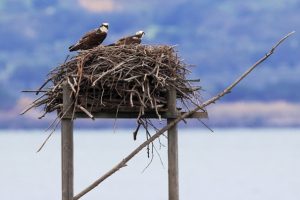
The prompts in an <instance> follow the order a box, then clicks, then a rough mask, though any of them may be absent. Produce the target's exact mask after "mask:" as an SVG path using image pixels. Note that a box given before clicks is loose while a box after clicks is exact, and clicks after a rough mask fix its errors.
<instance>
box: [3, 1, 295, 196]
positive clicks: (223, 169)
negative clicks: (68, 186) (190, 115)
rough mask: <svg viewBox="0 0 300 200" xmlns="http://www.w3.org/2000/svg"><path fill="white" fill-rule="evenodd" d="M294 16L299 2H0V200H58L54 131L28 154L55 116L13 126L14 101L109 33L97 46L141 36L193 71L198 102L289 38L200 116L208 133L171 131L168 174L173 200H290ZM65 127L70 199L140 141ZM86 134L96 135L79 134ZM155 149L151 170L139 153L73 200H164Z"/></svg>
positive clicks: (120, 132) (18, 107) (26, 97)
mask: <svg viewBox="0 0 300 200" xmlns="http://www.w3.org/2000/svg"><path fill="white" fill-rule="evenodd" d="M299 10H300V1H299V0H260V1H253V0H243V1H240V0H169V1H168V0H165V1H162V0H152V1H141V0H0V27H1V28H0V41H1V42H0V97H1V103H0V128H1V130H0V194H1V198H2V199H9V200H14V199H21V198H23V199H32V200H35V199H36V200H40V199H44V200H48V199H49V200H50V199H60V190H61V185H60V182H61V179H60V135H59V130H58V131H57V133H56V134H54V135H53V136H52V138H51V139H50V140H49V142H48V143H47V145H46V146H45V148H44V149H43V151H42V152H40V153H38V154H36V153H35V151H36V150H37V148H38V147H39V146H40V144H41V143H42V142H43V141H44V139H45V138H46V136H47V135H48V134H49V133H50V132H49V131H48V132H46V133H45V132H44V131H43V130H44V129H46V128H47V127H48V126H49V125H50V123H51V122H52V121H53V119H54V118H55V114H56V113H53V115H49V116H47V117H46V118H44V119H43V120H38V119H37V118H38V116H40V115H41V114H42V113H41V111H40V110H33V111H30V112H28V113H27V114H26V115H24V116H20V115H19V113H20V112H21V111H22V110H23V109H24V108H25V107H26V106H27V105H29V104H30V103H31V102H32V101H33V99H34V98H36V96H35V95H31V94H28V93H21V91H22V90H31V89H32V90H34V89H37V88H39V87H40V86H41V84H42V83H43V82H44V80H45V79H47V74H48V72H49V71H50V70H51V69H53V68H54V67H56V66H58V65H59V64H61V63H63V62H64V60H65V59H66V57H67V55H74V54H70V53H69V52H68V47H69V46H70V45H71V44H73V43H74V42H76V41H77V40H78V39H79V38H80V37H81V36H82V35H83V34H84V33H86V32H87V31H89V30H91V29H94V28H96V27H98V26H99V25H100V24H101V23H102V22H109V23H110V29H109V34H108V37H107V38H106V40H105V41H104V44H109V43H111V42H114V41H115V40H117V39H118V38H120V37H123V36H125V35H129V34H133V33H135V32H136V31H138V30H141V29H142V30H144V31H145V32H146V35H145V37H144V40H143V43H144V44H168V45H177V50H178V52H179V55H180V56H181V58H183V59H184V60H185V62H186V63H189V64H192V65H194V67H193V68H192V74H190V78H197V79H198V78H200V79H201V82H200V85H201V86H202V89H203V90H202V91H201V94H202V97H203V100H206V99H208V98H210V97H212V96H214V95H215V94H217V93H218V92H220V91H221V90H223V89H224V88H225V87H227V86H228V85H229V84H230V83H231V82H232V81H233V80H235V79H236V78H237V77H238V76H239V75H240V74H241V73H242V72H243V71H245V70H246V69H247V68H248V67H249V66H250V65H252V64H253V63H255V62H256V61H257V60H258V59H259V58H261V57H262V56H264V55H265V53H267V52H268V51H269V50H270V48H271V47H272V46H273V45H274V44H275V43H276V42H277V41H278V40H279V39H280V38H282V37H283V36H284V35H285V34H287V33H289V32H291V31H293V30H295V31H296V34H294V35H293V36H292V37H290V38H289V39H288V40H287V41H286V42H285V43H283V44H282V46H280V47H279V48H278V49H277V50H276V51H275V53H274V55H272V56H271V57H270V58H269V59H268V60H267V61H266V62H264V63H263V64H262V65H260V66H259V67H258V68H257V69H256V70H255V71H254V72H253V73H252V74H250V76H248V77H247V78H246V79H245V80H244V81H243V82H242V83H241V84H240V85H238V86H237V87H236V88H234V90H233V91H232V93H231V94H229V95H227V96H226V97H224V98H223V99H221V101H219V102H217V103H216V104H214V105H211V106H210V107H209V108H208V112H209V119H208V120H205V123H206V124H208V125H209V126H210V127H211V128H212V129H213V130H214V131H215V132H214V133H211V132H210V131H209V130H207V129H199V128H202V127H204V126H203V125H202V123H199V122H198V121H190V120H189V122H188V124H187V125H183V124H181V125H180V134H179V161H180V164H179V166H180V167H179V169H180V195H181V199H206V200H216V199H225V200H235V199H237V200H240V199H245V200H248V199H249V200H250V199H251V200H267V199H272V200H282V199H289V200H299V199H300V190H299V185H300V181H299V180H300V171H299V168H300V162H299V156H300V154H299V152H300V145H299V144H300V129H299V127H300V92H299V91H300V90H299V89H300V61H299V53H300V20H299V19H300V12H299ZM75 125H76V131H75V136H74V140H75V141H74V142H75V158H74V159H75V193H78V192H80V190H82V189H83V188H85V187H86V186H87V185H88V184H90V183H91V182H92V181H94V180H95V179H96V178H97V177H99V176H100V175H101V174H103V173H104V172H106V171H107V170H108V169H110V168H111V167H112V166H114V165H115V164H116V162H118V161H119V160H120V159H122V158H123V157H124V156H125V155H126V154H127V153H129V152H130V151H131V150H132V149H133V148H135V147H136V146H137V145H138V144H139V143H141V142H142V141H144V140H145V139H146V137H145V134H144V133H143V132H141V133H139V135H138V140H137V141H133V140H132V135H131V134H130V133H132V131H133V129H134V126H135V122H134V120H132V121H130V123H128V121H124V120H118V121H117V129H116V133H117V134H112V133H113V127H114V120H95V121H94V122H92V120H87V119H86V120H76V123H75ZM129 127H130V129H127V128H129ZM183 127H185V128H186V129H183ZM241 127H242V128H241ZM279 127H280V128H279ZM78 128H84V130H78ZM92 128H106V130H100V129H97V130H89V131H87V130H85V129H92ZM121 128H124V129H121ZM189 128H193V129H189ZM17 129H18V130H17ZM29 129H30V130H29ZM32 129H36V130H32ZM41 129H42V130H41ZM99 133H101V134H99ZM161 142H162V143H161V144H160V143H155V145H156V147H157V150H158V153H156V152H154V159H153V163H152V164H151V165H150V167H149V168H148V169H147V170H146V171H145V172H144V173H142V171H143V169H144V168H145V167H146V166H147V164H148V163H149V162H150V160H151V158H147V151H146V150H144V151H143V152H142V153H141V154H139V155H138V156H137V157H135V158H134V159H133V161H132V162H129V165H128V167H126V168H124V169H122V170H121V172H120V173H119V172H118V173H117V174H116V175H114V176H113V177H112V178H111V179H108V180H107V181H105V182H104V183H103V184H101V186H100V187H99V188H96V189H95V190H94V191H92V192H91V193H90V194H88V195H87V196H86V197H84V198H83V200H84V199H107V200H110V199H111V200H113V199H131V200H137V199H144V200H147V199H148V200H153V199H167V195H168V193H167V168H166V165H167V154H166V152H167V151H166V144H167V141H166V138H165V137H162V138H161ZM158 154H160V156H161V157H159V156H158ZM160 159H161V160H162V163H164V164H161V162H160ZM16 188H17V189H16ZM149 193H151V195H150V194H149Z"/></svg>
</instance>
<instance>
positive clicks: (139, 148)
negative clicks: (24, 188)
mask: <svg viewBox="0 0 300 200" xmlns="http://www.w3.org/2000/svg"><path fill="white" fill-rule="evenodd" d="M293 33H294V31H293V32H291V33H289V34H287V35H286V36H285V37H283V38H282V39H281V40H280V41H279V42H277V43H276V44H275V46H273V47H272V48H271V50H270V51H269V52H268V53H267V54H266V55H265V56H263V57H262V58H261V59H259V60H258V61H257V62H256V63H255V64H254V65H252V66H251V67H250V68H249V69H248V70H247V71H246V72H244V73H243V74H242V75H241V76H240V77H239V78H238V79H236V81H234V82H233V83H232V84H231V85H229V86H228V87H227V88H226V89H225V90H223V91H222V92H220V93H219V94H218V95H216V96H214V97H213V98H211V99H209V100H207V101H205V102H204V103H202V104H201V105H199V106H198V107H196V108H195V109H193V110H191V111H190V112H187V113H184V114H182V115H180V116H179V117H178V118H176V119H174V121H172V122H171V123H169V124H168V125H166V126H164V127H163V128H162V129H160V130H159V131H158V132H156V133H155V134H154V135H153V136H151V137H150V138H149V139H148V140H147V141H145V142H143V143H142V144H141V145H140V146H138V147H137V148H136V149H135V150H133V151H132V152H131V153H130V154H129V155H128V156H126V157H125V158H124V159H123V160H122V161H121V162H119V163H118V164H117V165H116V166H114V167H113V168H112V169H111V170H109V171H108V172H107V173H105V174H104V175H103V176H102V177H100V178H99V179H97V180H96V181H95V182H93V183H92V184H91V185H90V186H88V187H87V188H86V189H84V190H83V191H82V192H80V193H79V194H77V195H76V196H75V197H74V198H73V200H77V199H79V198H81V197H82V196H83V195H85V194H86V193H88V192H89V191H91V190H92V189H94V188H95V187H96V186H97V185H99V184H100V183H101V182H103V181H104V180H105V179H107V178H108V177H110V176H111V175H113V174H114V173H115V172H117V171H118V170H120V169H121V168H123V167H125V166H126V163H127V162H128V161H129V160H131V159H132V158H133V157H134V156H135V155H136V154H138V153H139V152H140V151H141V150H142V149H143V148H144V147H146V146H147V145H149V144H150V143H151V142H153V141H154V140H155V139H157V138H158V137H159V136H160V135H161V134H163V133H164V132H166V131H167V130H168V129H170V128H171V127H173V126H174V125H176V124H177V123H178V122H180V121H181V120H183V119H184V118H186V117H188V116H190V115H192V114H194V113H196V112H197V111H198V110H200V109H203V108H205V107H206V106H208V105H210V104H212V103H215V102H216V101H217V100H219V99H220V98H222V97H223V96H224V95H226V94H228V93H229V92H230V91H231V90H232V89H233V88H234V87H235V86H236V85H237V84H239V83H240V82H241V81H242V80H243V79H244V78H245V77H246V76H247V75H248V74H250V73H251V71H252V70H254V69H255V68H256V67H257V66H258V65H259V64H261V63H262V62H264V61H265V60H266V59H267V58H268V57H269V56H271V55H272V54H273V52H274V50H275V49H276V48H277V47H278V46H279V45H280V44H281V43H282V42H283V41H284V40H286V39H287V38H288V37H289V36H290V35H292V34H293Z"/></svg>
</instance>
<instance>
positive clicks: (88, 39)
mask: <svg viewBox="0 0 300 200" xmlns="http://www.w3.org/2000/svg"><path fill="white" fill-rule="evenodd" d="M108 26H109V24H108V23H102V24H101V26H100V27H99V28H96V29H94V30H92V31H89V32H87V33H86V34H85V35H84V36H83V37H82V38H81V39H80V40H79V41H78V42H77V43H76V44H74V45H71V46H70V47H69V51H77V50H87V49H92V48H94V47H96V46H98V45H100V44H101V43H102V42H103V41H104V39H105V38H106V36H107V32H108Z"/></svg>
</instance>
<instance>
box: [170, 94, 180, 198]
mask: <svg viewBox="0 0 300 200" xmlns="http://www.w3.org/2000/svg"><path fill="white" fill-rule="evenodd" d="M168 113H169V114H170V115H176V113H177V109H176V90H175V89H174V88H170V90H169V93H168ZM174 120H175V119H174V118H168V119H167V123H168V124H170V123H172V122H173V121H174ZM168 173H169V200H179V178H178V127H177V124H176V125H174V126H173V127H171V128H170V129H169V130H168Z"/></svg>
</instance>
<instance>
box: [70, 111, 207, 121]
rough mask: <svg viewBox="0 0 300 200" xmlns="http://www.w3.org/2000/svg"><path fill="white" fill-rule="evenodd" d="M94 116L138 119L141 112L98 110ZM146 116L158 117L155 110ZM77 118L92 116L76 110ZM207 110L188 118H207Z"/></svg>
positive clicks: (174, 115) (168, 115) (167, 115)
mask: <svg viewBox="0 0 300 200" xmlns="http://www.w3.org/2000/svg"><path fill="white" fill-rule="evenodd" d="M184 113H186V112H176V113H170V112H160V115H161V117H162V118H177V117H178V116H179V115H180V114H181V115H183V114H184ZM91 114H92V115H93V116H94V118H113V119H114V118H118V119H136V118H137V117H138V116H139V112H118V115H116V113H114V112H104V111H103V112H97V113H91ZM144 116H145V117H147V118H153V119H154V118H158V117H157V114H156V112H155V111H153V112H146V113H145V115H144ZM75 117H76V118H90V117H89V116H88V115H87V114H86V113H84V112H76V114H75ZM207 117H208V115H207V112H196V113H194V114H193V115H191V116H188V117H187V118H198V119H199V118H207Z"/></svg>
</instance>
